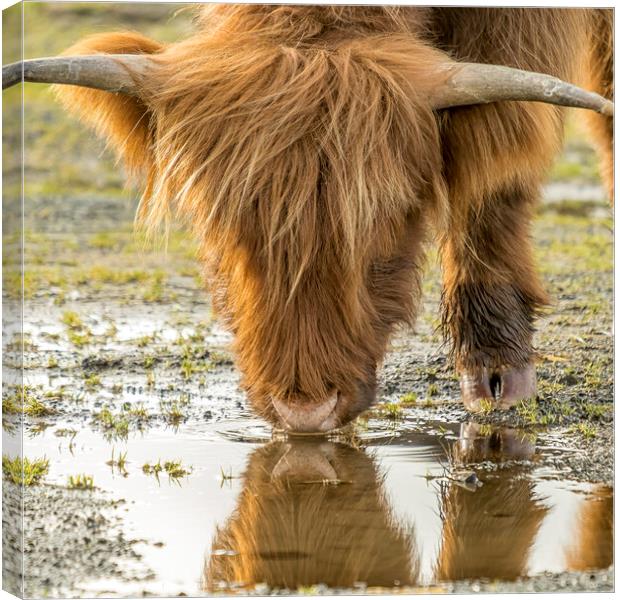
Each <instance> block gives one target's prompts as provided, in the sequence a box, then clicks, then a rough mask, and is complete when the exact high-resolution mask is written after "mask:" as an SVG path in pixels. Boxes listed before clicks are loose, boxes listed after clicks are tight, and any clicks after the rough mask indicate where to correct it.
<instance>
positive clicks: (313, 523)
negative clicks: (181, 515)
mask: <svg viewBox="0 0 620 600" xmlns="http://www.w3.org/2000/svg"><path fill="white" fill-rule="evenodd" d="M322 482H323V483H322ZM338 482H340V483H338ZM414 539H415V538H414V536H413V531H412V530H411V528H408V527H406V526H402V525H401V524H399V523H398V522H397V521H396V519H395V518H394V517H393V516H392V514H391V511H390V507H389V505H388V502H387V500H386V497H385V495H384V490H383V484H382V477H381V475H380V474H379V473H378V472H377V467H376V464H375V462H374V461H373V459H372V458H370V457H369V456H368V455H367V454H366V453H365V452H363V451H360V450H356V449H354V448H351V447H349V446H346V445H343V444H336V443H330V442H323V443H317V442H314V443H311V442H305V443H304V442H294V443H293V442H291V443H288V442H286V443H283V442H282V443H272V444H269V445H267V446H266V447H263V448H259V449H258V450H256V451H255V452H254V454H253V455H252V456H251V459H250V461H249V465H248V468H247V471H246V473H245V476H244V488H243V491H242V492H241V495H240V498H239V501H238V506H237V509H236V511H235V513H234V514H233V515H232V516H231V517H230V518H229V520H228V521H227V523H226V524H225V526H224V527H223V528H221V529H218V531H217V533H216V535H215V538H214V540H213V544H212V549H211V553H210V557H209V559H208V562H207V564H206V565H205V572H204V581H203V586H204V588H205V590H206V591H209V592H212V591H217V590H219V589H222V587H223V586H231V585H252V584H256V583H265V584H267V585H268V586H269V587H271V588H289V589H297V588H298V587H300V586H309V585H313V584H317V583H323V584H326V585H328V586H330V587H334V588H344V587H348V588H350V587H353V586H355V585H356V584H357V583H358V582H362V583H365V584H367V585H369V586H387V587H392V586H394V585H415V583H416V580H417V574H418V564H419V563H418V560H417V554H416V551H415V548H414V547H413V544H414ZM228 551H231V552H228Z"/></svg>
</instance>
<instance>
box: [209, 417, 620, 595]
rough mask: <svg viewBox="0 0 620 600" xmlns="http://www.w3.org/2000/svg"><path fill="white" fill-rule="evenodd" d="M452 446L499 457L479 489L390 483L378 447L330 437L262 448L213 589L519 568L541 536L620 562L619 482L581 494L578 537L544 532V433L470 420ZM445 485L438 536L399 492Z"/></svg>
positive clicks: (407, 580)
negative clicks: (402, 513) (616, 546)
mask: <svg viewBox="0 0 620 600" xmlns="http://www.w3.org/2000/svg"><path fill="white" fill-rule="evenodd" d="M429 440H432V443H436V444H437V445H438V446H439V445H440V444H441V441H440V439H439V438H438V437H437V436H431V435H428V436H426V437H425V440H424V444H426V447H427V448H428V443H429ZM407 448H409V446H407ZM414 451H415V449H414ZM446 451H447V454H448V456H449V460H450V466H451V468H452V469H453V470H454V471H455V472H456V471H458V470H459V469H460V470H462V471H465V472H466V471H467V470H468V469H472V466H475V464H476V463H481V462H487V461H491V462H494V463H497V464H498V468H497V469H493V468H491V469H489V468H487V469H485V470H480V473H482V475H481V479H482V480H483V484H482V485H481V486H480V487H475V486H474V489H472V488H471V486H466V485H462V482H460V481H459V480H458V478H455V477H451V476H446V477H445V478H442V479H439V480H436V481H433V482H432V483H430V484H429V485H432V486H434V487H433V489H432V490H430V491H429V490H428V488H427V489H426V492H425V493H426V494H427V495H426V500H421V498H420V490H421V489H422V488H420V487H419V485H420V484H418V483H416V484H415V485H418V487H417V488H415V486H413V487H412V486H411V481H413V477H412V479H411V481H410V482H406V481H403V482H402V484H401V485H399V486H395V485H394V484H393V483H392V484H391V487H390V489H389V490H388V489H387V482H388V479H389V478H387V476H386V472H385V471H384V467H383V466H381V467H380V466H379V459H378V458H377V457H373V456H371V455H372V454H374V452H373V451H370V452H368V453H367V452H366V451H363V450H359V449H356V448H352V447H350V446H348V445H345V444H340V443H333V442H329V441H318V440H295V441H291V440H289V441H286V442H273V443H270V444H268V445H267V446H264V447H262V448H259V449H257V450H256V451H255V452H254V453H253V454H252V455H251V457H250V460H249V463H248V466H247V470H246V472H245V475H244V479H243V489H242V491H241V493H240V496H239V499H238V503H237V507H236V510H235V511H234V513H233V514H232V515H231V516H230V517H229V519H228V520H227V522H226V523H225V524H224V526H223V527H221V528H218V530H217V532H216V534H215V536H214V538H213V540H212V543H211V548H210V551H209V553H208V558H207V561H206V563H205V568H204V573H203V583H202V585H203V589H204V590H205V591H207V592H218V591H224V590H226V589H231V588H240V587H241V588H251V587H253V586H254V585H257V584H265V585H267V586H268V587H269V588H271V589H282V588H288V589H290V590H295V589H298V588H299V587H305V586H311V585H316V584H325V585H327V586H329V587H331V588H352V587H356V586H359V585H360V584H363V585H365V586H368V587H388V588H389V587H394V586H416V585H422V584H424V585H426V584H429V583H432V582H441V581H455V580H462V579H480V578H487V579H492V580H494V579H498V580H514V579H516V578H517V577H523V576H527V575H528V574H529V572H530V568H531V563H532V557H533V556H534V555H535V554H536V553H537V552H538V553H540V550H537V548H539V545H540V544H541V543H542V544H543V546H544V544H547V543H551V544H555V546H556V547H557V551H558V552H557V554H558V555H563V556H564V563H563V564H564V568H565V569H578V570H586V569H589V568H604V567H607V566H609V564H611V561H612V551H611V548H612V527H611V515H612V494H611V492H610V491H609V490H606V488H601V490H595V494H594V495H593V496H587V498H588V500H587V501H582V500H581V499H580V500H578V501H579V502H581V505H580V507H579V511H580V512H578V515H574V516H573V517H572V520H571V522H570V527H571V528H572V529H573V530H574V531H572V532H571V533H572V537H571V539H572V540H573V543H572V544H569V546H566V545H565V544H564V542H562V543H560V542H558V540H556V539H546V540H543V541H542V542H541V538H544V537H545V536H546V535H548V534H547V533H544V531H546V530H544V531H543V528H541V525H542V523H543V521H544V520H545V518H546V517H548V516H549V515H550V514H551V513H552V512H553V511H552V510H551V508H552V507H553V506H554V501H551V500H549V499H548V498H547V497H545V495H544V494H541V492H540V491H539V490H538V491H537V481H536V480H535V479H534V478H533V477H532V476H531V471H532V469H533V466H534V465H535V462H536V455H535V439H533V438H532V437H529V436H527V435H523V434H522V433H521V432H519V431H516V430H511V429H495V428H490V427H488V426H481V425H476V424H464V425H461V429H460V436H459V438H458V439H457V440H454V441H452V442H450V444H449V447H448V448H446ZM376 454H377V456H379V454H380V452H377V453H376ZM430 466H432V465H430ZM424 485H426V484H424ZM416 489H417V492H416V491H415V490H416ZM433 493H435V498H436V502H437V512H438V513H439V516H440V518H441V523H439V524H438V528H437V529H436V530H435V531H436V533H435V534H433V536H432V537H431V536H428V535H427V538H428V539H426V538H425V539H421V538H420V536H419V535H418V536H416V529H415V527H414V522H415V520H416V517H415V512H414V516H413V519H410V518H409V519H408V518H403V517H399V516H398V514H397V513H396V511H395V509H394V508H393V507H392V506H391V504H390V501H388V498H394V497H395V496H397V495H400V500H401V504H402V498H403V494H407V495H408V496H407V498H406V501H407V502H410V503H411V505H412V506H413V507H414V508H415V503H416V502H421V501H425V502H428V499H429V496H430V499H431V501H432V495H433ZM547 529H549V528H547ZM426 531H428V528H427V529H426ZM558 544H559V547H558ZM562 544H564V545H562ZM543 546H540V547H543ZM424 555H426V556H427V557H433V556H434V558H433V559H432V560H430V561H429V560H428V558H427V559H426V563H425V564H426V566H425V567H424V569H426V571H427V572H423V571H424V569H423V568H422V566H421V565H422V561H421V557H422V556H424ZM534 558H535V557H534Z"/></svg>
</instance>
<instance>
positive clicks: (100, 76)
mask: <svg viewBox="0 0 620 600" xmlns="http://www.w3.org/2000/svg"><path fill="white" fill-rule="evenodd" d="M149 64H151V58H150V57H148V56H144V55H141V54H96V55H88V56H87V55H84V56H58V57H54V58H35V59H33V60H24V61H20V62H16V63H12V64H10V65H7V66H6V67H2V89H3V90H5V89H6V88H9V87H11V86H13V85H15V84H16V83H19V82H20V81H22V80H23V81H30V82H33V83H60V84H68V85H79V86H84V87H90V88H96V89H98V90H104V91H106V92H123V93H124V94H130V95H132V96H136V95H138V86H137V84H136V76H141V75H144V74H145V73H146V71H147V68H148V66H149Z"/></svg>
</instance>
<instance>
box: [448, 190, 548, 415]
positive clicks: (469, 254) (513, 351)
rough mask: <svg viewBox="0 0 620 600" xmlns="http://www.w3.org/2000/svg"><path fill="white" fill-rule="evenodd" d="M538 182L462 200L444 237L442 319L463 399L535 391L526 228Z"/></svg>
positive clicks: (534, 304)
mask: <svg viewBox="0 0 620 600" xmlns="http://www.w3.org/2000/svg"><path fill="white" fill-rule="evenodd" d="M537 194H538V187H537V185H534V184H532V185H529V184H527V183H524V182H519V183H518V184H511V185H506V186H505V187H504V188H502V189H499V190H496V191H495V192H494V193H492V194H488V195H487V196H486V197H485V198H483V199H482V202H475V203H473V202H472V203H469V204H461V206H465V207H466V208H464V209H463V211H462V212H463V214H462V215H460V216H458V215H453V218H452V227H451V228H450V231H449V232H448V233H447V234H446V236H445V239H444V242H443V244H442V262H443V269H444V287H443V296H442V312H443V314H442V322H443V327H444V332H445V335H446V337H447V339H448V340H449V342H450V344H451V349H452V355H453V358H454V361H455V364H456V367H457V369H458V371H459V373H460V377H461V392H462V398H463V402H464V403H465V406H466V407H467V408H468V409H470V410H473V411H478V410H480V408H481V401H483V399H487V400H488V399H492V400H493V402H494V404H495V405H497V406H500V407H504V408H505V407H509V406H512V405H514V404H516V403H517V402H519V401H520V400H523V399H526V398H529V397H532V396H534V395H535V393H536V374H535V368H534V354H535V352H534V347H533V343H532V337H533V333H534V319H535V317H536V314H537V312H538V311H539V310H540V308H541V307H542V306H544V305H545V304H546V295H545V293H544V291H543V289H542V287H541V285H540V283H539V280H538V277H537V275H536V272H535V269H534V264H533V258H532V248H531V242H530V236H529V228H530V219H531V211H532V207H533V205H534V201H535V200H536V196H537Z"/></svg>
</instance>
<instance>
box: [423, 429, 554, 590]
mask: <svg viewBox="0 0 620 600" xmlns="http://www.w3.org/2000/svg"><path fill="white" fill-rule="evenodd" d="M534 450H535V441H534V440H533V439H532V438H530V437H528V436H525V435H524V434H523V433H521V432H519V431H516V430H514V429H507V428H504V429H491V428H489V427H485V426H480V425H476V424H466V425H462V426H461V435H460V439H459V440H458V442H456V443H455V444H454V445H453V447H452V459H453V460H452V462H453V463H454V464H455V466H459V465H463V466H465V465H471V464H474V463H480V462H483V461H492V462H497V463H505V462H506V461H510V460H513V461H526V460H529V459H533V458H534ZM529 470H530V468H529V467H528V466H527V465H524V466H516V467H513V468H508V469H505V468H504V469H501V470H498V471H497V472H495V473H493V472H491V473H490V474H489V475H488V476H486V477H485V478H484V485H483V486H482V487H479V488H477V489H476V491H475V492H473V491H472V490H471V489H468V488H466V487H464V486H462V485H458V483H454V482H449V483H447V484H445V485H442V489H441V500H440V505H441V514H442V520H443V531H442V540H441V550H440V552H439V557H438V561H437V566H436V570H435V576H436V579H437V580H439V581H455V580H461V579H478V578H488V579H502V580H509V581H510V580H514V579H516V578H517V577H519V576H523V575H526V566H527V562H528V558H529V556H530V550H531V548H532V545H533V543H534V541H535V538H536V534H537V533H538V531H539V528H540V525H541V523H542V520H543V518H544V517H545V514H546V513H547V512H548V508H547V507H546V506H545V504H544V502H543V499H540V498H538V497H537V496H536V495H535V491H534V488H535V483H534V482H533V481H532V480H531V479H530V478H529V477H528V476H527V474H528V471H529Z"/></svg>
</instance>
